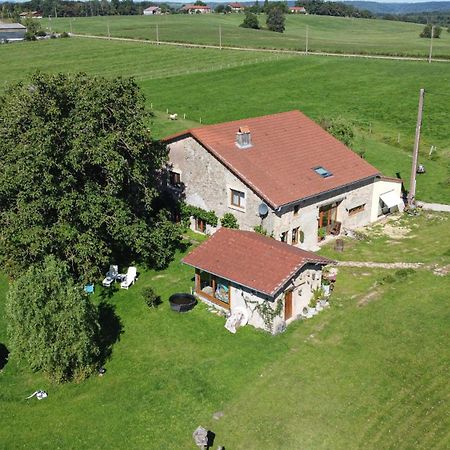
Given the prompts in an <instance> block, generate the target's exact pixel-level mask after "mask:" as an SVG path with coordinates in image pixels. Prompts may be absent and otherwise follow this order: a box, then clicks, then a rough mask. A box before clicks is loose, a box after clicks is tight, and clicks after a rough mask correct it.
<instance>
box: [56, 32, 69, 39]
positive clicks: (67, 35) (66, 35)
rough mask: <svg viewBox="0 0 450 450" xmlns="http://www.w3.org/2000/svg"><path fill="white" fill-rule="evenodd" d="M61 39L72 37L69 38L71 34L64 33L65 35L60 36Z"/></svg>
mask: <svg viewBox="0 0 450 450" xmlns="http://www.w3.org/2000/svg"><path fill="white" fill-rule="evenodd" d="M59 37H60V38H68V37H70V36H69V33H66V32H65V31H64V32H63V33H61V34H60V36H59Z"/></svg>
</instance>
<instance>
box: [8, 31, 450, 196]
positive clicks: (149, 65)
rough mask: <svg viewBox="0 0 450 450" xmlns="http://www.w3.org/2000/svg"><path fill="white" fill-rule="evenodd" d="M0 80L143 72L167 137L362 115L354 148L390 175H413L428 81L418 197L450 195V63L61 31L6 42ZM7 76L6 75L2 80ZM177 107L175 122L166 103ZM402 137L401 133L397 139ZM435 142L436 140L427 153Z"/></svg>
mask: <svg viewBox="0 0 450 450" xmlns="http://www.w3.org/2000/svg"><path fill="white" fill-rule="evenodd" d="M0 59H1V61H2V64H1V65H0V80H2V81H3V84H0V89H1V88H2V87H3V88H4V87H5V86H6V83H8V82H11V81H13V80H19V79H22V78H24V77H26V76H27V75H28V74H29V73H31V72H33V71H34V70H37V69H38V70H41V71H45V72H58V71H63V72H76V71H80V70H81V71H86V72H87V73H90V74H99V75H104V76H107V77H113V76H118V75H122V76H134V77H135V78H136V79H137V80H138V82H139V84H140V85H141V87H142V89H143V92H144V94H145V95H146V98H147V103H148V106H149V107H150V106H152V107H153V110H154V111H155V113H156V117H155V120H154V121H153V124H152V125H151V126H152V130H153V134H154V136H155V137H163V136H165V135H168V134H170V133H173V132H176V131H180V130H182V129H184V128H189V127H192V126H198V125H199V122H200V120H201V121H202V123H205V124H210V123H217V122H221V121H227V120H233V119H240V118H245V117H252V116H258V115H263V114H271V113H275V112H280V111H288V110H291V109H300V110H301V111H303V112H304V113H305V114H307V115H308V116H310V117H311V118H313V119H315V120H318V119H320V117H322V116H328V117H334V116H337V115H341V116H343V117H344V118H346V119H348V120H349V121H351V122H352V123H354V125H355V127H356V129H357V132H358V133H357V138H356V140H355V144H354V148H355V150H358V151H364V152H365V155H366V158H367V160H368V161H369V162H370V163H372V164H374V165H375V166H376V167H377V168H378V169H380V170H381V171H382V172H384V173H385V174H386V175H390V176H395V174H396V172H400V174H401V176H402V177H403V178H404V180H405V182H406V183H407V185H408V183H409V174H410V163H411V149H412V144H413V138H414V131H415V123H416V114H417V101H418V91H419V88H420V87H425V89H426V98H425V111H424V120H423V127H422V141H421V156H420V160H421V162H423V163H424V164H425V165H426V167H427V174H426V175H424V176H422V177H421V178H420V179H419V182H418V186H417V192H418V198H419V199H421V200H423V201H435V202H443V203H450V184H449V183H450V138H449V136H450V122H449V121H448V107H447V105H448V101H449V100H450V89H449V86H450V71H449V70H448V69H449V68H448V67H447V65H446V64H431V65H430V64H426V63H420V62H405V61H379V60H356V59H342V58H320V57H306V58H305V57H277V56H276V55H270V54H269V55H266V54H264V55H261V54H258V53H253V52H248V53H247V52H245V53H243V52H239V51H228V50H227V51H222V52H220V51H218V50H209V49H183V48H169V47H157V46H152V45H147V44H139V43H130V42H106V41H96V40H87V39H75V38H74V39H61V40H51V41H41V42H35V43H22V44H14V45H5V46H1V47H0ZM0 83H1V82H0ZM167 110H169V111H170V112H177V113H178V114H179V117H180V119H181V118H182V117H183V114H186V118H187V120H178V121H176V122H173V121H169V120H168V119H167V115H166V111H167ZM399 138H400V142H399V143H398V142H397V140H398V139H399ZM431 145H435V146H437V150H436V151H435V152H434V154H433V155H432V158H430V157H429V156H428V153H429V149H430V146H431Z"/></svg>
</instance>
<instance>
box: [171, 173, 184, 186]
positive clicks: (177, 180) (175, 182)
mask: <svg viewBox="0 0 450 450" xmlns="http://www.w3.org/2000/svg"><path fill="white" fill-rule="evenodd" d="M180 184H181V175H180V174H179V173H178V172H174V171H173V170H169V185H170V186H172V187H180Z"/></svg>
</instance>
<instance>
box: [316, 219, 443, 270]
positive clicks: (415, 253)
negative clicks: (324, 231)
mask: <svg viewBox="0 0 450 450" xmlns="http://www.w3.org/2000/svg"><path fill="white" fill-rule="evenodd" d="M362 232H363V234H364V239H363V240H362V241H357V240H354V239H348V238H344V241H345V242H344V252H335V251H334V242H331V243H330V244H327V245H325V246H324V247H323V248H322V250H321V253H322V254H323V255H325V256H328V257H330V258H334V259H338V260H344V261H345V260H346V261H375V262H421V263H426V264H431V263H435V264H440V265H442V266H445V265H447V264H450V214H448V213H441V214H438V213H430V212H427V211H422V212H421V213H420V214H419V216H407V215H403V216H401V217H400V218H399V219H397V217H396V216H395V217H394V218H393V219H389V220H388V221H387V222H385V221H383V222H381V223H376V224H374V225H372V226H370V227H366V228H365V229H363V230H362Z"/></svg>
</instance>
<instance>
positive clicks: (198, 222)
mask: <svg viewBox="0 0 450 450" xmlns="http://www.w3.org/2000/svg"><path fill="white" fill-rule="evenodd" d="M194 220H195V230H196V231H200V232H201V233H204V232H205V230H206V222H205V221H204V220H203V219H199V218H198V217H195V218H194Z"/></svg>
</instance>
